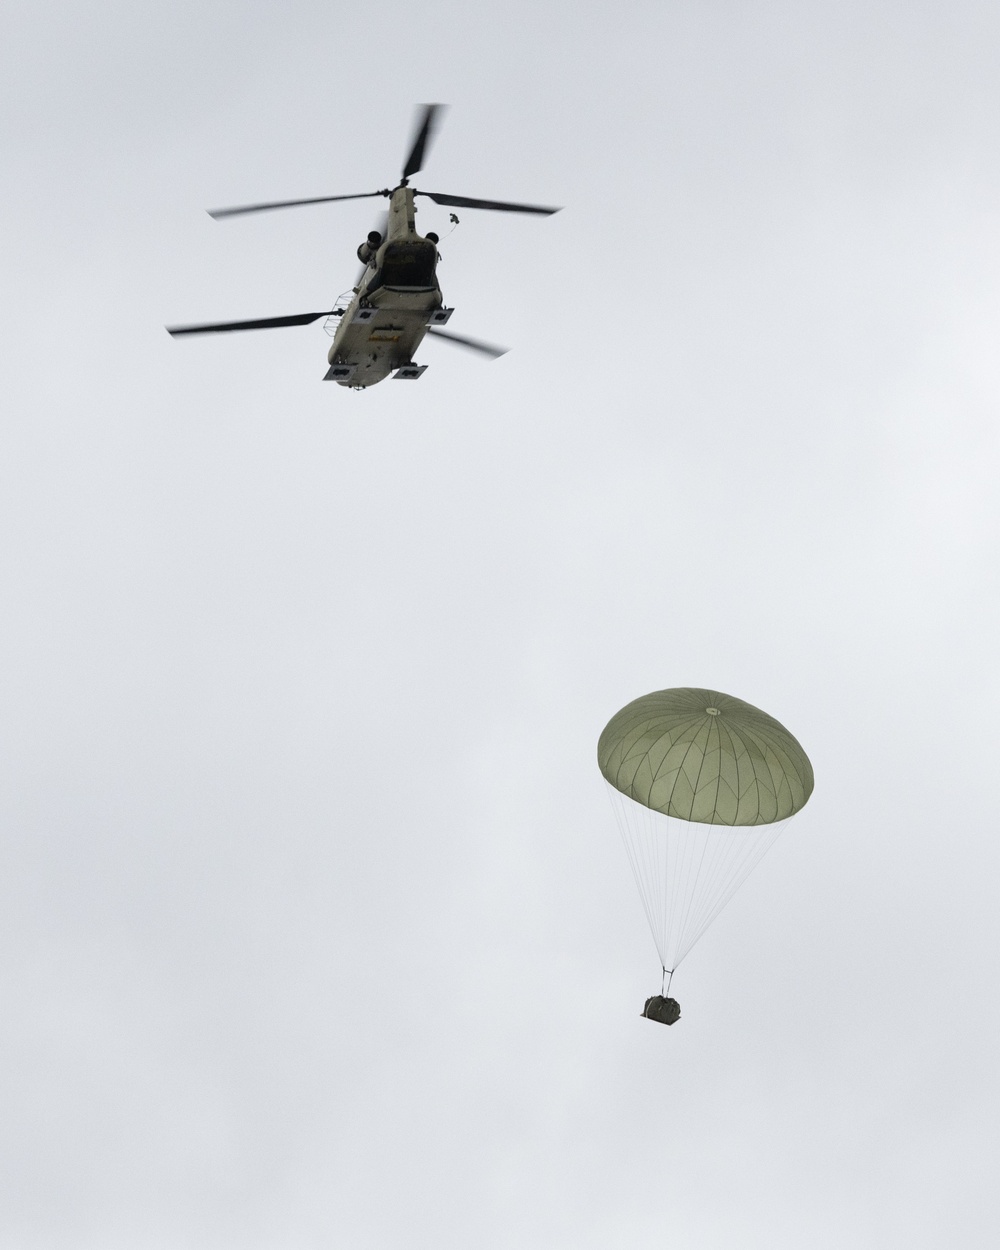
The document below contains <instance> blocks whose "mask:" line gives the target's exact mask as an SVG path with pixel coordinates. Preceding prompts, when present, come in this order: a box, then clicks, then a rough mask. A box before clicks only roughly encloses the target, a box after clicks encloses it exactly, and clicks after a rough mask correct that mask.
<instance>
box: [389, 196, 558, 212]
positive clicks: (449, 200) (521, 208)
mask: <svg viewBox="0 0 1000 1250" xmlns="http://www.w3.org/2000/svg"><path fill="white" fill-rule="evenodd" d="M413 194H414V195H426V196H427V198H428V199H429V200H433V201H434V203H435V204H445V205H448V206H449V207H455V208H492V209H496V211H497V212H500V213H541V214H542V215H543V216H546V217H549V216H551V215H552V214H553V213H561V212H562V209H561V208H545V207H544V206H543V205H541V204H509V203H508V202H507V201H506V200H473V199H470V198H469V197H468V196H467V195H444V194H442V193H441V192H440V191H414V193H413Z"/></svg>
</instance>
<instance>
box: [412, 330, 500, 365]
mask: <svg viewBox="0 0 1000 1250" xmlns="http://www.w3.org/2000/svg"><path fill="white" fill-rule="evenodd" d="M427 333H428V334H433V335H434V337H435V338H436V339H447V340H448V341H449V342H450V343H457V344H458V346H459V347H468V348H471V350H472V351H474V352H482V354H483V355H484V356H492V357H493V359H494V360H496V358H497V357H498V356H505V355H506V354H507V353H508V352H509V351H510V348H509V347H495V346H494V345H493V344H492V343H484V342H482V340H481V339H467V338H465V337H463V336H462V335H461V334H450V333H449V332H448V331H447V330H437V329H435V328H434V326H428V327H427Z"/></svg>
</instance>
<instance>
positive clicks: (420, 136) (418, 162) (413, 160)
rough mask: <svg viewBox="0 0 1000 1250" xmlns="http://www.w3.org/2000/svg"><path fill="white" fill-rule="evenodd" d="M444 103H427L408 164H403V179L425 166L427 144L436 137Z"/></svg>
mask: <svg viewBox="0 0 1000 1250" xmlns="http://www.w3.org/2000/svg"><path fill="white" fill-rule="evenodd" d="M443 108H444V105H443V104H425V105H424V111H423V113H422V115H421V117H420V121H419V122H418V124H417V134H416V138H415V139H414V140H413V146H412V147H411V148H410V155H409V156H408V157H407V158H406V164H405V165H404V166H403V181H404V182H405V181H406V179H407V178H410V177H412V175H413V174H415V173H417V171H418V170H421V169H423V167H424V156H425V154H426V152H427V146H428V144H429V143H430V141H431V140H432V139H433V137H434V131H435V130H436V129H437V122H436V120H435V119H436V117H437V114H438V113H439V111H440V110H441V109H443Z"/></svg>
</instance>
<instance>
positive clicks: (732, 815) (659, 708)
mask: <svg viewBox="0 0 1000 1250" xmlns="http://www.w3.org/2000/svg"><path fill="white" fill-rule="evenodd" d="M597 762H598V764H599V766H600V769H601V772H602V773H603V774H604V776H605V778H606V779H607V781H609V782H610V783H611V785H613V786H614V787H615V789H616V790H620V791H621V793H622V794H624V795H626V796H627V797H628V798H630V799H634V800H635V801H636V802H637V803H641V804H642V805H643V807H648V808H651V809H652V810H653V811H654V812H662V813H663V814H664V815H665V816H675V817H677V818H678V819H680V820H694V821H698V822H699V823H701V824H706V825H768V824H771V823H772V822H773V821H776V820H784V819H785V818H786V817H788V816H791V815H792V814H793V813H795V812H797V811H798V810H799V809H800V808H802V807H804V806H805V804H806V800H807V799H808V798H809V796H810V794H812V789H813V770H812V765H811V764H810V763H809V758H808V756H807V755H806V753H805V751H803V750H802V748H801V747H800V746H799V744H798V742H796V740H795V739H794V738H793V737H792V735H791V734H790V733H789V732H788V730H787V729H786V728H785V727H784V725H782V724H779V722H778V721H776V720H775V719H774V717H772V716H768V715H767V713H766V712H762V711H761V710H760V709H759V708H756V707H754V706H753V705H752V704H750V703H744V702H743V700H742V699H734V698H733V697H732V695H728V694H721V693H720V692H719V691H717V690H698V689H695V688H692V687H688V686H682V687H679V688H677V689H675V690H658V691H656V692H655V693H654V694H647V695H643V696H642V698H641V699H636V700H634V702H632V703H630V704H628V706H627V707H623V708H622V710H621V711H620V712H617V713H616V714H615V715H614V716H612V718H611V720H610V721H609V722H608V724H607V725H606V726H605V729H604V732H603V733H602V734H601V737H600V741H599V742H598V744H597Z"/></svg>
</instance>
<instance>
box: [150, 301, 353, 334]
mask: <svg viewBox="0 0 1000 1250" xmlns="http://www.w3.org/2000/svg"><path fill="white" fill-rule="evenodd" d="M343 311H344V310H343V309H342V308H330V309H327V311H326V312H318V313H292V315H291V316H290V317H258V318H257V320H256V321H218V322H213V323H211V324H207V323H206V324H204V325H196V326H167V333H168V334H172V335H174V337H175V338H176V336H177V335H178V334H228V333H229V331H230V330H276V329H278V328H279V327H280V326H307V325H309V324H310V323H311V322H313V321H319V319H320V317H329V316H331V315H332V314H333V313H342V312H343Z"/></svg>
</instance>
